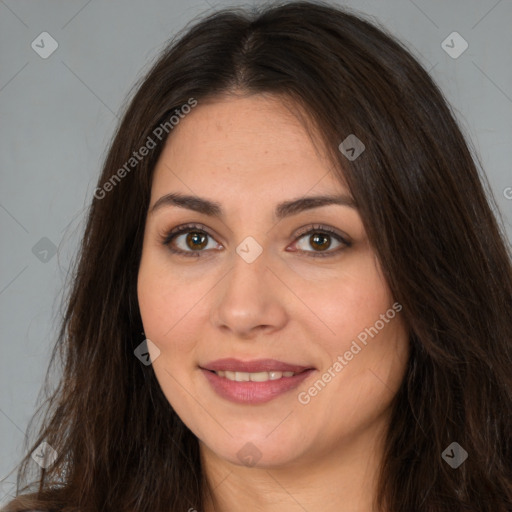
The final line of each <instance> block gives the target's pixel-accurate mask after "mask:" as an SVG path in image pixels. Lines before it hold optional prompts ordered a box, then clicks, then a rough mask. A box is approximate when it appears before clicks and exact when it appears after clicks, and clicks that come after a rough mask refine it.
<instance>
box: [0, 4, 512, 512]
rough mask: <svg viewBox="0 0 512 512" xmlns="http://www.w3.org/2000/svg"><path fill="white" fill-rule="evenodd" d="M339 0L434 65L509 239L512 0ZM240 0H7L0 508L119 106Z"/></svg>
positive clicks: (0, 51)
mask: <svg viewBox="0 0 512 512" xmlns="http://www.w3.org/2000/svg"><path fill="white" fill-rule="evenodd" d="M338 3H340V4H344V5H348V6H350V7H353V8H355V9H357V10H358V11H360V12H362V13H364V14H366V15H368V16H370V17H371V18H375V19H376V20H378V21H379V22H380V23H381V24H382V25H383V26H385V27H387V28H388V29H389V30H391V32H393V33H394V34H396V35H397V36H398V37H399V38H400V39H402V40H403V41H405V42H407V43H408V45H409V47H410V49H411V50H412V51H413V53H414V54H415V55H416V56H417V57H418V58H419V59H420V61H421V62H422V63H423V64H424V66H425V67H426V68H427V69H428V70H430V72H431V74H432V76H433V77H434V79H435V80H436V81H437V82H438V84H439V85H440V86H441V88H442V90H443V91H444V93H445V95H446V97H447V98H448V100H449V101H450V102H451V104H452V106H453V108H454V110H455V112H456V115H457V117H458V119H459V121H460V124H461V127H462V129H463V131H464V133H465V134H466V135H467V137H469V138H470V139H471V140H472V142H473V145H474V148H475V151H476V153H477V154H478V155H479V157H480V159H481V161H482V164H483V167H484V169H485V171H486V173H487V175H488V178H489V180H490V184H491V188H492V191H493V193H494V195H495V197H496V199H497V202H498V206H499V208H500V210H501V212H502V214H503V217H504V221H505V224H506V230H507V233H508V237H509V239H512V188H509V187H512V172H511V168H510V162H511V161H512V144H511V142H512V137H511V135H512V57H511V55H512V53H511V48H512V31H511V30H510V24H511V22H512V0H499V1H498V0H451V1H444V2H441V1H430V2H429V1H426V0H424V1H422V0H415V1H409V0H386V1H382V0H380V1H378V0H367V1H363V0H354V1H349V2H341V1H340V2H338ZM235 4H236V5H243V4H242V2H239V3H236V2H229V3H228V2H216V1H214V0H209V2H206V1H205V0H196V1H181V0H179V1H178V0H172V1H165V0H149V1H146V0H145V1H143V0H130V1H126V0H125V1H124V2H122V1H120V0H108V1H107V0H89V1H87V0H65V1H64V0H60V1H45V0H0V112H1V113H0V116H1V120H2V122H1V125H0V146H1V151H0V158H1V173H2V175H1V180H2V187H1V191H0V226H1V232H2V240H3V243H2V246H1V252H0V257H1V274H0V308H1V329H2V338H1V339H2V345H1V347H2V357H1V358H0V375H1V377H0V379H1V380H0V433H1V436H0V478H5V481H4V482H3V483H2V484H0V505H1V504H3V503H4V502H5V501H7V499H8V497H9V495H11V494H12V488H13V483H14V481H15V473H13V472H12V470H13V468H14V467H15V465H16V464H17V463H18V461H19V459H20V457H21V455H22V448H23V442H24V440H25V437H26V435H25V430H26V427H27V424H28V421H29V419H30V417H31V415H32V414H33V412H34V411H35V406H36V402H37V399H38V395H39V392H40V390H41V385H42V381H43V378H44V375H45V372H46V368H47V365H48V361H49V356H50V348H51V347H52V345H53V343H54V339H55V335H56V331H57V327H58V319H59V308H60V300H61V299H60V297H61V293H62V291H63V286H64V282H65V278H66V272H67V269H68V268H69V264H70V261H71V257H72V256H73V254H74V252H75V249H76V247H77V243H78V240H79V235H80V232H81V230H82V229H83V220H84V219H83V212H84V208H85V207H86V206H87V205H88V203H89V202H90V201H91V199H92V193H93V191H94V188H95V185H96V180H97V178H98V174H99V172H100V166H101V162H102V160H103V158H104V156H105V152H106V146H107V143H108V142H109V140H110V137H111V135H112V133H113V131H114V129H115V127H116V124H117V121H118V120H117V113H118V112H119V111H120V110H121V109H122V107H123V105H124V100H125V97H126V95H127V93H128V92H129V91H130V88H131V86H132V85H133V84H134V83H135V81H136V79H138V78H139V77H140V76H141V74H142V73H143V72H144V71H145V70H147V69H148V67H149V65H150V63H151V62H152V61H153V60H154V59H155V57H156V56H157V54H158V52H159V50H160V49H161V48H162V47H163V45H164V44H165V42H166V41H167V40H168V39H169V38H170V37H171V36H172V35H173V34H175V33H176V31H177V30H179V29H181V28H182V27H184V26H185V25H186V24H187V23H188V22H189V21H191V20H192V19H193V18H195V17H196V16H197V15H200V14H202V13H205V12H207V11H210V10H211V9H212V8H218V7H221V6H227V5H235ZM454 31H456V32H458V33H459V34H460V35H461V36H462V37H463V38H464V39H465V40H466V41H467V43H468V44H469V47H468V48H467V50H466V51H465V52H464V53H462V54H461V55H460V56H459V57H458V58H453V57H451V56H450V55H448V54H447V53H446V52H445V50H444V49H443V47H442V42H443V41H444V40H445V39H446V38H447V36H449V34H451V33H452V32H454ZM42 32H48V33H49V34H50V35H51V36H52V37H53V38H54V39H55V40H56V41H57V43H58V48H57V50H56V51H55V52H54V53H53V54H51V55H50V56H49V57H48V58H46V59H43V58H42V57H41V56H40V55H39V54H38V53H36V51H35V50H34V49H33V48H32V47H31V44H32V42H33V41H35V43H34V44H39V46H40V47H41V46H43V44H44V47H45V51H47V50H48V49H49V48H50V44H49V40H48V39H45V42H44V43H41V37H39V35H40V34H41V33H42ZM44 37H47V36H44ZM447 44H450V45H452V43H451V40H450V39H448V42H447ZM453 46H454V48H453V49H452V50H451V51H452V52H453V51H458V50H460V49H461V48H462V46H461V45H460V41H457V40H454V42H453ZM38 49H39V48H38ZM39 51H43V48H40V49H39ZM507 197H508V198H507ZM54 252H55V254H54ZM34 464H35V463H34Z"/></svg>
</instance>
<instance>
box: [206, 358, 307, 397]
mask: <svg viewBox="0 0 512 512" xmlns="http://www.w3.org/2000/svg"><path fill="white" fill-rule="evenodd" d="M200 369H201V370H202V372H203V374H204V376H205V377H206V379H207V380H208V382H209V383H210V385H211V387H212V388H213V390H214V391H215V392H216V393H217V394H218V395H219V396H220V397H222V398H224V399H227V400H229V401H231V402H236V403H243V404H259V403H264V402H268V401H270V400H273V399H274V398H277V397H278V396H280V395H282V394H284V393H287V392H289V391H291V390H292V389H294V388H296V387H297V386H298V385H299V384H300V383H301V382H302V381H303V380H304V379H306V378H307V377H308V376H309V375H311V373H312V372H314V371H315V368H313V367H311V366H302V365H294V364H289V363H285V362H282V361H277V360H274V359H260V360H255V361H240V360H237V359H219V360H217V361H213V362H210V363H208V364H205V365H204V366H200Z"/></svg>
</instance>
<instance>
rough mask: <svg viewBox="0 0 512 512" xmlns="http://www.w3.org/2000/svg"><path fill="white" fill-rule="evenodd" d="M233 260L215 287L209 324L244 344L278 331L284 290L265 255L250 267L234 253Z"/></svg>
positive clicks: (284, 313) (284, 320)
mask: <svg viewBox="0 0 512 512" xmlns="http://www.w3.org/2000/svg"><path fill="white" fill-rule="evenodd" d="M233 260H234V264H233V267H232V268H231V270H230V271H229V272H228V274H227V275H226V277H225V278H224V279H223V280H222V281H221V283H219V285H218V286H217V287H215V288H216V289H215V295H214V300H213V306H212V309H211V312H210V321H211V322H212V323H213V325H214V326H215V327H216V328H217V329H221V330H223V331H225V332H226V333H230V334H231V335H232V336H234V337H237V338H241V339H246V340H248V339H253V338H255V337H257V336H260V335H261V334H262V333H266V334H269V333H272V332H274V331H278V330H279V329H282V328H283V327H284V326H285V325H286V323H287V321H288V313H287V310H286V307H285V300H286V289H285V286H284V285H283V283H282V282H281V281H280V280H279V279H278V278H277V277H276V275H275V274H274V272H273V270H272V269H271V268H270V267H269V261H268V258H267V257H266V253H265V251H263V253H262V254H261V255H260V256H259V257H258V258H257V259H256V260H255V261H253V262H252V263H248V262H247V261H245V260H244V259H243V258H242V257H240V256H239V255H238V254H236V253H235V254H234V255H233ZM288 293H289V292H288Z"/></svg>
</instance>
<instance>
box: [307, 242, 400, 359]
mask: <svg viewBox="0 0 512 512" xmlns="http://www.w3.org/2000/svg"><path fill="white" fill-rule="evenodd" d="M304 296H305V297H307V303H308V305H310V306H311V309H312V310H313V311H314V313H316V315H317V317H318V318H319V319H320V320H321V321H322V322H323V323H324V325H325V326H327V327H328V331H325V332H326V333H327V336H326V337H324V338H326V339H327V340H330V342H329V344H330V348H331V350H329V351H330V352H332V351H338V350H340V349H341V348H343V347H344V346H345V344H346V343H347V342H348V343H349V344H350V341H351V340H352V339H353V338H355V337H357V335H358V334H359V333H361V332H362V331H364V329H365V328H369V327H370V326H373V325H374V324H375V322H377V321H379V319H380V318H381V315H382V314H384V315H385V314H386V311H388V310H389V309H390V308H391V306H392V304H393V298H392V296H391V293H390V291H389V288H388V286H387V284H386V282H385V280H384V278H383V276H382V273H381V270H380V267H379V265H378V262H377V260H376V259H375V256H374V255H373V254H372V253H369V252H363V253H358V254H356V255H354V258H351V259H350V260H348V259H347V261H346V262H344V265H343V271H342V272H340V273H339V274H338V275H337V276H336V278H335V279H328V280H327V279H325V280H323V281H322V280H320V281H317V282H316V283H315V285H314V286H312V285H311V284H308V286H307V287H305V290H304ZM391 313H393V316H395V315H394V311H392V312H391ZM391 323H392V322H391ZM379 325H380V323H379ZM387 327H388V325H387V324H386V327H385V328H381V329H382V330H383V331H384V330H386V329H387ZM381 329H379V330H381ZM329 333H330V335H329Z"/></svg>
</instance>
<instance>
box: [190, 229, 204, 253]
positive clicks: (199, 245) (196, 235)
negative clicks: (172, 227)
mask: <svg viewBox="0 0 512 512" xmlns="http://www.w3.org/2000/svg"><path fill="white" fill-rule="evenodd" d="M185 243H186V244H187V247H188V248H189V249H192V250H193V251H196V250H198V249H204V248H205V247H206V245H207V244H208V235H207V234H206V233H201V232H199V231H191V232H190V233H188V234H187V237H186V239H185Z"/></svg>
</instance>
